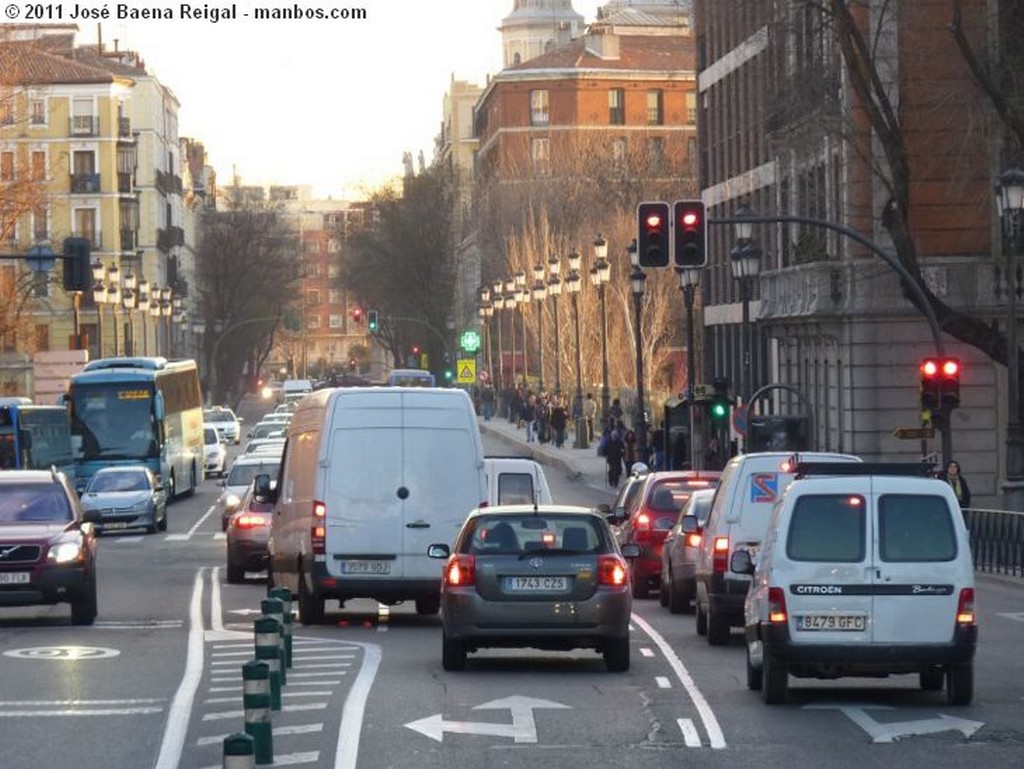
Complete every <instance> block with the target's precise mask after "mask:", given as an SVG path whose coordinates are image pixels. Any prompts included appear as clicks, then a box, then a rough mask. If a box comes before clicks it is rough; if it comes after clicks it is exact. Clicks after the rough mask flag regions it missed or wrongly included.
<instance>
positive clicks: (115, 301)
mask: <svg viewBox="0 0 1024 769" xmlns="http://www.w3.org/2000/svg"><path fill="white" fill-rule="evenodd" d="M107 304H109V305H110V317H111V319H112V320H113V326H114V357H115V358H118V357H120V356H121V345H120V342H119V339H118V328H117V327H118V325H119V324H120V321H119V320H118V316H119V315H120V314H121V313H120V310H121V268H120V267H118V266H117V265H116V264H112V265H111V266H110V267H108V268H107Z"/></svg>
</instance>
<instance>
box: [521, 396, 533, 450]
mask: <svg viewBox="0 0 1024 769" xmlns="http://www.w3.org/2000/svg"><path fill="white" fill-rule="evenodd" d="M536 416H537V399H536V397H534V396H533V395H531V396H530V397H529V398H527V399H526V400H525V401H523V406H522V408H521V409H520V410H519V421H520V423H521V424H523V425H525V427H526V442H527V443H533V439H534V428H533V422H534V419H535V418H536Z"/></svg>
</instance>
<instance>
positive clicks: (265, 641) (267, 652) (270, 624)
mask: <svg viewBox="0 0 1024 769" xmlns="http://www.w3.org/2000/svg"><path fill="white" fill-rule="evenodd" d="M253 626H254V628H255V630H256V659H257V660H259V661H261V662H264V663H266V665H267V668H268V669H269V671H270V709H271V710H280V709H281V685H282V683H283V679H282V678H281V623H280V622H278V621H277V620H276V619H274V618H273V617H266V616H260V617H257V618H256V620H255V621H254V622H253Z"/></svg>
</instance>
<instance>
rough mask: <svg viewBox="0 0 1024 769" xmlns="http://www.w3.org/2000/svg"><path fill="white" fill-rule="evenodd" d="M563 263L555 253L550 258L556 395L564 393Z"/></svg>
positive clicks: (550, 293)
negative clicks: (561, 336)
mask: <svg viewBox="0 0 1024 769" xmlns="http://www.w3.org/2000/svg"><path fill="white" fill-rule="evenodd" d="M561 268H562V263H561V262H560V261H559V259H558V257H557V256H555V255H554V254H552V255H551V258H550V259H548V272H549V273H550V275H551V277H549V278H548V296H550V297H551V317H552V319H553V321H554V324H555V395H561V394H562V371H561V369H562V353H561V348H560V346H559V339H558V297H559V295H560V294H561V293H562V279H561V278H560V277H558V273H559V271H560V270H561Z"/></svg>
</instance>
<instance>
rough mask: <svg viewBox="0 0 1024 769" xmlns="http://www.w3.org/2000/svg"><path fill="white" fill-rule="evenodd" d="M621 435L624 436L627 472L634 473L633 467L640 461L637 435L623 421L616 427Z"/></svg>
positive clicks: (624, 459)
mask: <svg viewBox="0 0 1024 769" xmlns="http://www.w3.org/2000/svg"><path fill="white" fill-rule="evenodd" d="M616 428H617V429H618V431H619V434H620V435H622V446H623V451H622V459H623V461H624V462H625V463H626V472H627V473H629V472H631V471H632V468H633V465H634V464H636V463H637V462H639V461H640V458H639V455H638V454H637V445H636V444H637V440H636V433H635V432H633V428H631V427H626V425H625V424H623V422H622V420H621V419H620V420H619V423H618V424H617V425H616Z"/></svg>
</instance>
